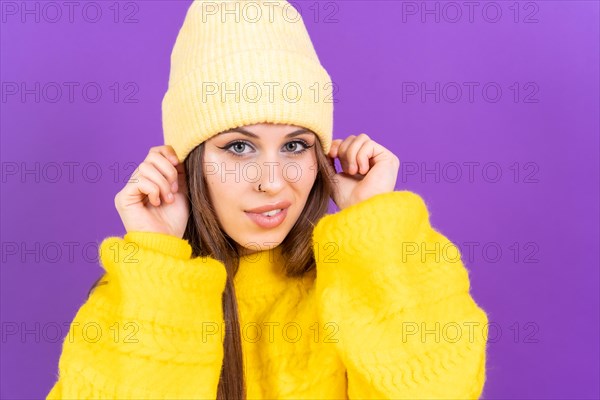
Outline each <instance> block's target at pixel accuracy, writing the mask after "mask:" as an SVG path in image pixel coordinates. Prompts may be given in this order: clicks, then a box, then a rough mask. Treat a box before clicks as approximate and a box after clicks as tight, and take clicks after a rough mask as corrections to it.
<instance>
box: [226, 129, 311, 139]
mask: <svg viewBox="0 0 600 400" xmlns="http://www.w3.org/2000/svg"><path fill="white" fill-rule="evenodd" d="M234 132H238V133H241V134H242V135H246V136H250V137H253V138H256V139H260V137H259V136H258V135H256V134H254V133H252V132H249V131H247V130H245V129H244V128H233V129H230V130H228V131H225V132H222V133H221V135H223V134H225V133H234ZM307 132H309V130H308V129H298V130H297V131H294V132H292V133H288V134H287V135H285V137H286V138H288V137H294V136H298V135H301V134H303V133H307Z"/></svg>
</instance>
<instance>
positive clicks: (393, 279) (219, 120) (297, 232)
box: [47, 2, 487, 399]
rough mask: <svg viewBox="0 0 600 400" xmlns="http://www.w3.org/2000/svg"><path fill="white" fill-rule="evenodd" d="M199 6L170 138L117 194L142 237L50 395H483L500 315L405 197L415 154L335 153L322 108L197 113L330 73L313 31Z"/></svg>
mask: <svg viewBox="0 0 600 400" xmlns="http://www.w3.org/2000/svg"><path fill="white" fill-rule="evenodd" d="M200 3H201V2H194V3H193V4H192V7H191V8H190V11H188V15H187V16H186V21H185V22H184V26H183V27H182V30H181V31H180V33H179V36H178V39H177V42H176V46H175V49H174V51H173V54H172V60H171V61H172V66H171V79H170V83H169V91H168V93H167V94H166V96H165V99H164V100H163V116H164V117H165V118H164V129H165V145H162V146H158V147H153V148H152V149H150V151H149V153H148V155H147V157H146V159H145V160H144V161H143V162H142V163H141V164H140V165H139V168H138V169H137V170H136V172H135V173H134V174H133V176H132V179H131V180H130V181H129V182H128V183H127V185H126V186H125V187H124V188H123V189H122V190H121V191H120V192H119V193H118V194H117V195H116V196H115V206H116V209H117V211H118V213H119V215H120V217H121V220H122V221H123V224H124V227H125V230H126V234H125V235H124V237H122V238H121V237H109V238H107V239H105V240H104V241H103V242H102V244H101V246H100V257H101V263H102V266H103V268H104V269H105V271H106V273H105V274H104V276H103V277H102V278H101V279H100V280H99V281H98V282H97V285H95V287H94V288H93V290H91V291H90V294H89V297H88V299H87V301H86V302H85V304H83V306H82V307H81V308H80V310H79V311H78V313H77V315H76V316H75V318H74V320H73V323H72V325H71V332H70V334H69V336H68V338H66V339H65V341H64V343H63V352H62V355H61V358H60V362H59V375H58V380H57V382H56V383H55V385H54V387H53V388H52V389H51V391H50V393H49V394H48V396H47V398H49V399H55V398H95V399H99V398H118V399H125V398H131V399H133V398H136V399H142V398H144V399H147V398H169V399H173V398H182V399H183V398H186V399H200V398H202V399H214V398H219V399H242V398H270V399H275V398H277V399H280V398H296V399H305V398H319V399H325V398H328V399H329V398H331V399H334V398H335V399H340V398H410V399H416V398H427V399H433V398H435V399H439V398H452V399H457V398H460V399H466V398H478V397H479V396H480V395H481V393H482V390H483V386H484V381H485V360H486V338H485V328H486V324H487V316H486V313H485V312H484V311H483V310H482V309H481V308H480V307H479V306H478V305H477V304H476V303H475V301H474V300H473V298H472V297H471V295H470V293H469V288H470V283H469V277H468V271H467V270H466V269H465V267H464V265H463V263H462V261H461V259H460V254H459V253H458V252H455V253H452V252H449V251H448V248H449V247H452V246H451V245H452V243H451V242H449V241H448V239H447V238H446V237H445V236H444V235H442V234H441V233H439V232H438V231H436V230H435V229H434V228H433V227H432V226H431V225H430V222H429V215H428V211H427V207H426V205H425V203H424V201H423V199H422V198H421V197H419V196H418V195H417V194H414V193H411V192H409V191H395V184H396V177H397V173H398V168H399V160H398V157H396V156H395V155H394V154H393V153H391V152H390V151H389V150H387V149H386V148H384V147H383V146H382V145H380V144H378V143H376V142H375V141H373V140H372V139H371V138H370V137H369V136H367V135H365V134H360V135H358V136H354V135H351V136H349V137H346V138H344V139H336V140H332V137H331V122H332V116H333V115H332V107H331V105H330V104H326V103H320V102H315V101H314V99H313V98H311V99H308V100H307V99H300V100H299V101H296V102H291V101H286V100H285V99H283V98H281V99H277V97H276V96H275V101H270V100H271V99H268V100H266V99H261V100H259V101H247V99H246V100H241V101H239V102H238V101H226V102H221V101H211V100H209V99H208V97H206V98H205V100H206V101H198V98H202V96H204V94H206V92H204V91H203V89H201V87H204V86H202V85H200V84H199V83H201V82H222V81H219V80H218V79H224V80H227V79H229V78H231V77H232V76H233V77H235V78H236V79H239V80H243V79H246V77H248V76H249V77H251V78H252V79H253V82H256V81H257V80H256V79H268V78H271V79H273V81H274V82H281V81H283V80H284V79H285V78H286V77H295V78H297V82H300V85H301V86H302V85H307V86H308V84H309V82H311V81H312V79H314V82H322V81H321V79H326V78H327V75H325V72H324V70H323V69H321V68H320V64H318V60H317V59H316V58H315V57H316V54H315V53H314V49H313V48H312V44H311V43H310V40H309V39H308V35H307V34H306V31H305V28H304V26H303V24H301V23H300V24H298V23H290V22H289V21H287V20H278V21H275V19H269V20H268V21H267V22H259V23H258V24H257V25H251V24H250V23H244V22H237V21H236V22H235V23H233V22H230V23H227V22H224V20H223V19H218V20H217V21H216V22H215V21H213V22H211V21H210V20H207V19H205V18H204V17H206V15H205V14H203V11H205V10H203V5H202V4H200ZM280 3H281V2H280ZM259 4H260V5H263V3H262V2H259ZM278 7H279V8H282V9H283V8H284V7H286V5H285V4H283V5H280V6H278ZM212 10H213V11H214V9H212ZM275 10H278V8H277V7H276V8H275ZM211 12H212V11H211ZM252 23H253V24H254V23H256V22H252ZM283 33H285V35H284V34H283ZM216 43H218V51H216V54H215V48H216ZM227 46H233V47H234V49H233V50H231V49H229V48H227ZM286 46H288V47H287V48H286ZM207 49H209V50H207ZM211 49H212V50H211ZM248 49H250V50H251V51H248ZM230 50H231V51H230ZM290 50H293V51H290ZM202 51H203V52H205V53H206V52H207V51H208V53H206V54H203V56H202V57H201V56H199V55H198V52H202ZM290 57H291V58H290ZM292 58H293V59H295V60H296V62H291V59H292ZM220 62H221V63H224V64H222V65H220V68H217V66H219V63H220ZM232 66H233V67H232ZM232 71H237V72H232ZM307 74H309V75H310V74H312V75H310V76H309V75H307ZM307 76H309V78H307ZM229 82H231V81H229ZM212 88H214V86H212ZM210 93H213V94H214V90H212V89H211V92H210ZM242 97H243V96H242ZM335 159H339V161H340V165H341V168H342V171H340V172H337V171H336V167H335V162H334V161H335ZM330 199H332V200H333V201H334V202H335V204H336V205H337V207H338V208H339V211H338V212H337V213H334V214H326V212H327V209H328V204H329V200H330ZM454 249H455V248H454ZM449 255H453V256H454V257H449Z"/></svg>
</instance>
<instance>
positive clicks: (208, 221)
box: [88, 135, 333, 400]
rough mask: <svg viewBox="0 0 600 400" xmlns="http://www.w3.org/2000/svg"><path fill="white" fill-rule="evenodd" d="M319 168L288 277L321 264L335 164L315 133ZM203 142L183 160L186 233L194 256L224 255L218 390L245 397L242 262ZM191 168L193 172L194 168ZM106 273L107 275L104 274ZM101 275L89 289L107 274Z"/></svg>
mask: <svg viewBox="0 0 600 400" xmlns="http://www.w3.org/2000/svg"><path fill="white" fill-rule="evenodd" d="M315 138H316V143H315V144H316V145H315V146H314V148H315V153H316V160H317V172H316V179H315V183H314V185H313V187H312V189H311V191H310V194H309V196H308V200H307V203H306V206H305V207H304V210H303V211H302V213H301V214H300V216H299V218H298V221H296V223H295V224H294V226H293V227H292V229H291V230H290V232H289V233H288V235H287V236H286V238H285V239H284V240H283V242H282V243H281V244H280V246H281V254H282V255H283V258H284V260H285V267H284V271H285V273H286V275H287V276H289V277H298V276H302V275H304V274H306V273H308V272H310V271H313V270H315V269H316V263H315V259H314V254H313V248H312V246H313V243H312V232H313V228H314V225H315V224H316V223H317V222H318V221H319V219H320V218H321V217H323V215H325V214H326V213H327V209H328V206H329V199H330V196H331V193H332V190H333V189H332V181H331V169H328V167H329V166H330V164H329V160H328V159H327V156H326V155H325V153H324V152H323V149H322V147H321V142H320V141H319V138H318V137H317V136H316V135H315ZM203 160H204V142H203V143H201V144H200V145H198V146H197V147H196V148H195V149H194V150H192V151H191V152H190V154H189V155H188V156H187V157H186V159H185V160H184V165H185V173H186V180H187V185H188V193H189V201H190V218H189V219H188V223H187V226H186V229H185V233H184V234H183V239H186V240H187V241H188V242H189V243H190V245H191V247H192V257H200V256H209V257H212V258H214V259H216V260H219V261H221V262H222V263H223V265H224V266H225V269H226V271H227V281H226V284H225V290H224V291H223V297H222V307H223V319H224V321H225V337H224V343H223V350H224V359H223V365H222V369H221V376H220V379H219V385H218V390H217V399H220V400H225V399H245V398H246V385H245V379H244V365H243V355H242V341H241V335H240V326H239V319H238V308H237V301H236V296H235V288H234V284H233V278H234V276H235V274H236V273H237V270H238V267H239V253H238V249H237V246H236V243H235V242H234V240H233V239H232V238H231V237H230V236H229V235H227V233H225V231H223V230H222V229H221V227H220V225H219V223H218V218H217V215H216V213H215V210H214V207H213V205H212V203H211V201H210V196H209V192H208V186H207V182H206V177H205V175H204V173H203V168H202V166H203ZM190 172H191V173H190ZM103 277H104V276H103ZM103 277H101V278H100V279H98V280H97V281H96V282H95V283H94V285H93V286H92V287H91V288H90V291H89V292H88V297H89V295H90V294H91V292H92V291H93V289H94V288H95V287H96V286H97V285H98V283H99V282H100V281H101V280H102V278H103Z"/></svg>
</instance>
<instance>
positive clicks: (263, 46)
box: [162, 0, 333, 160]
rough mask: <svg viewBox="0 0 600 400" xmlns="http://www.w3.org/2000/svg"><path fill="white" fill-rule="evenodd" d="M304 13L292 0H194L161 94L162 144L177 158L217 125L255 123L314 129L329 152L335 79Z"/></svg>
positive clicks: (223, 128)
mask: <svg viewBox="0 0 600 400" xmlns="http://www.w3.org/2000/svg"><path fill="white" fill-rule="evenodd" d="M248 3H251V4H250V6H248ZM236 7H237V8H236ZM236 10H237V11H236ZM301 17H302V16H301V15H300V14H299V13H298V12H297V11H295V9H294V8H293V7H292V6H291V5H290V4H289V3H288V2H287V1H262V0H260V1H252V2H246V1H225V2H223V1H218V2H214V1H205V0H195V1H194V2H193V3H192V4H191V6H190V7H189V9H188V11H187V14H186V17H185V20H184V22H183V25H182V27H181V29H180V31H179V33H178V35H177V39H176V41H175V45H174V47H173V51H172V53H171V70H170V77H169V88H168V90H167V92H166V93H165V96H164V98H163V102H162V114H163V132H164V140H165V144H168V145H171V146H173V148H174V149H175V152H176V153H177V156H178V157H179V159H180V160H183V159H184V158H185V157H186V156H187V154H189V152H190V151H191V150H193V148H194V147H196V146H197V145H199V144H200V143H201V142H203V141H205V140H207V139H209V138H210V137H212V136H214V135H216V134H218V133H220V132H223V131H226V130H228V129H231V128H235V127H238V126H243V125H252V124H258V123H279V124H290V125H297V126H301V127H304V128H307V129H310V130H312V131H313V132H314V133H315V134H316V135H317V136H318V137H319V139H320V140H321V144H322V147H323V150H324V151H325V153H328V152H329V149H330V146H331V140H332V134H333V133H332V131H333V97H332V94H333V84H332V81H331V78H330V76H329V74H328V73H327V71H326V70H325V69H324V68H323V66H322V65H321V63H320V61H319V58H318V56H317V53H316V52H315V49H314V46H313V44H312V41H311V39H310V37H309V35H308V32H307V30H306V27H305V25H304V22H303V21H302V18H301ZM298 89H299V90H298Z"/></svg>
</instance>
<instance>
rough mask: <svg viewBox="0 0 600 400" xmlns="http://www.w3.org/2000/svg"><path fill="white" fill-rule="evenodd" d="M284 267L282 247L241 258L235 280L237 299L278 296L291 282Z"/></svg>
mask: <svg viewBox="0 0 600 400" xmlns="http://www.w3.org/2000/svg"><path fill="white" fill-rule="evenodd" d="M283 267H284V259H283V255H282V253H281V246H277V247H275V248H274V249H269V250H263V251H259V252H256V253H253V254H249V255H245V256H242V257H240V265H239V268H238V271H237V273H236V275H235V277H234V279H233V280H234V284H235V290H236V295H237V297H240V298H254V297H256V296H261V295H269V294H273V295H274V296H276V295H277V294H278V293H279V292H280V291H281V290H282V289H284V288H285V285H286V284H287V282H288V281H289V279H288V278H287V277H286V276H285V272H284V269H283Z"/></svg>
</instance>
